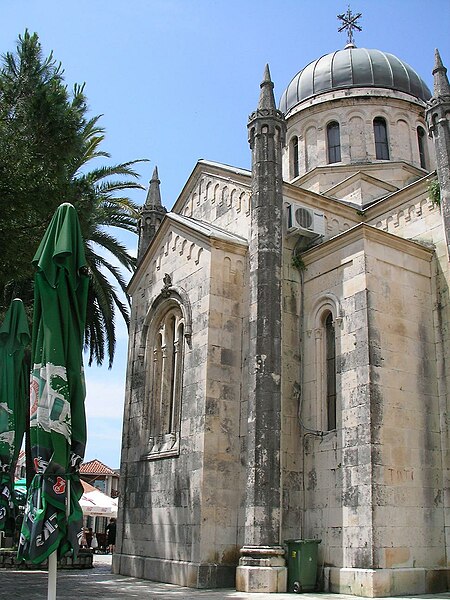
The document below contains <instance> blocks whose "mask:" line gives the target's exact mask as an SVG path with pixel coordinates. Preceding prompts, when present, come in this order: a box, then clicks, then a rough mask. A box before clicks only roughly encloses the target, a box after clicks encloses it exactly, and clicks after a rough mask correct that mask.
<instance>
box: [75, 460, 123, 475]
mask: <svg viewBox="0 0 450 600" xmlns="http://www.w3.org/2000/svg"><path fill="white" fill-rule="evenodd" d="M80 473H81V474H82V475H94V474H95V475H116V472H115V471H114V470H113V469H110V468H109V467H107V466H106V465H105V464H103V463H102V462H101V461H100V460H97V459H94V460H91V461H89V462H87V463H83V464H82V465H81V466H80Z"/></svg>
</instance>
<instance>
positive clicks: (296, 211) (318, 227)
mask: <svg viewBox="0 0 450 600" xmlns="http://www.w3.org/2000/svg"><path fill="white" fill-rule="evenodd" d="M285 210H286V233H287V234H288V235H293V234H297V235H306V236H308V237H317V236H319V235H325V215H324V214H323V213H322V212H320V211H317V210H315V209H313V208H309V207H308V206H303V205H302V204H297V202H289V203H287V205H286V209H285Z"/></svg>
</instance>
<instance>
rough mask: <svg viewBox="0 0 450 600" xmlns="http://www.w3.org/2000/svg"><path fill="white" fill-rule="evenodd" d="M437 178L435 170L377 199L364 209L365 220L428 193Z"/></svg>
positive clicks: (377, 216) (376, 216) (374, 217)
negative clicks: (431, 182)
mask: <svg viewBox="0 0 450 600" xmlns="http://www.w3.org/2000/svg"><path fill="white" fill-rule="evenodd" d="M435 178H436V172H435V171H433V172H432V173H429V174H428V175H426V176H425V177H422V178H421V179H418V180H417V181H414V182H413V183H410V184H409V185H407V186H405V187H404V188H401V189H400V190H397V191H396V192H393V193H392V194H389V195H388V196H385V197H384V198H382V199H381V200H376V201H375V202H374V203H373V204H372V205H371V206H369V207H367V208H365V209H364V215H365V220H366V221H368V220H372V219H376V218H379V217H380V215H383V214H385V213H386V212H389V211H390V210H392V209H394V208H396V207H398V206H400V205H401V204H403V203H404V202H405V201H406V200H408V201H411V200H412V199H413V198H416V197H417V196H420V195H421V194H423V193H426V192H427V190H428V185H429V183H430V181H431V180H433V179H435Z"/></svg>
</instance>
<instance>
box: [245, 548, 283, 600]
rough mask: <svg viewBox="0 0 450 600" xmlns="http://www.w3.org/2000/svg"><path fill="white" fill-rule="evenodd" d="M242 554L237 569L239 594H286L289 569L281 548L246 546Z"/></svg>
mask: <svg viewBox="0 0 450 600" xmlns="http://www.w3.org/2000/svg"><path fill="white" fill-rule="evenodd" d="M240 552H241V558H240V560H239V566H238V568H237V569H236V590H237V591H238V592H265V593H266V594H270V593H274V594H275V593H282V592H286V589H287V568H286V565H285V561H284V549H283V548H282V547H281V546H244V547H243V548H241V551H240Z"/></svg>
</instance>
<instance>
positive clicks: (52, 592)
mask: <svg viewBox="0 0 450 600" xmlns="http://www.w3.org/2000/svg"><path fill="white" fill-rule="evenodd" d="M56 554H57V552H56V550H55V551H54V552H52V553H51V554H50V556H49V557H48V593H47V600H56V568H57V562H58V561H57V557H56Z"/></svg>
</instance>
